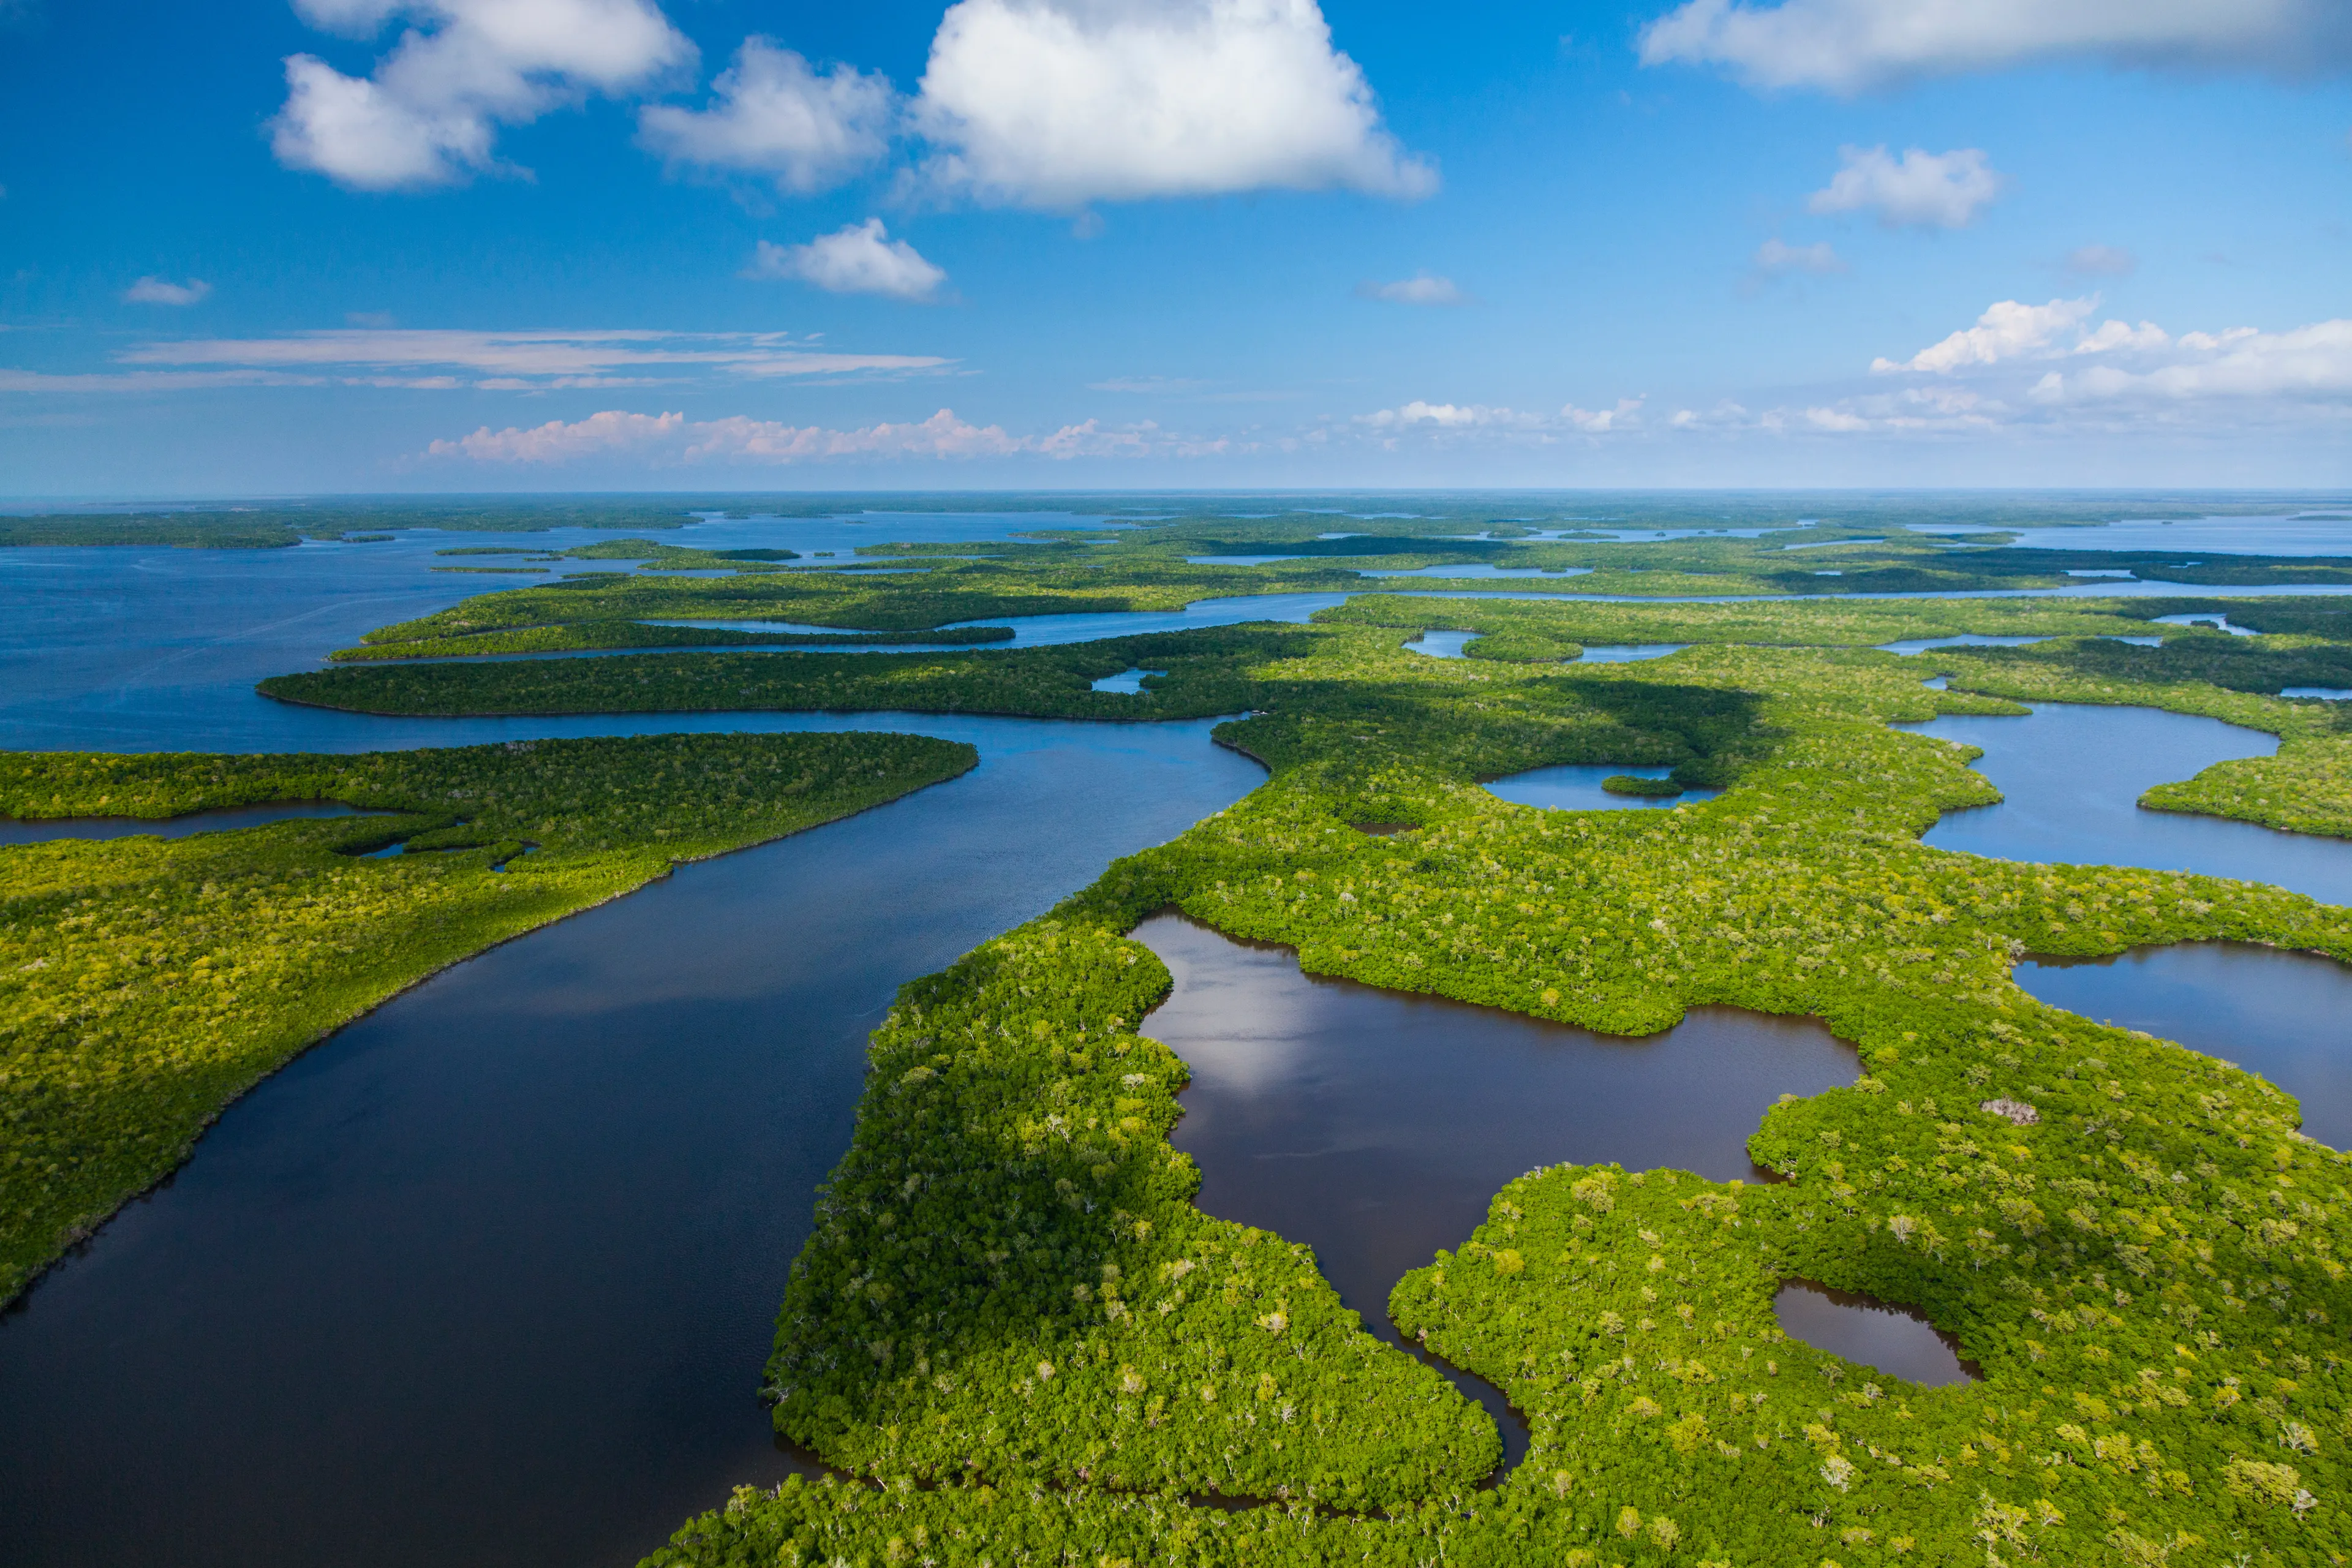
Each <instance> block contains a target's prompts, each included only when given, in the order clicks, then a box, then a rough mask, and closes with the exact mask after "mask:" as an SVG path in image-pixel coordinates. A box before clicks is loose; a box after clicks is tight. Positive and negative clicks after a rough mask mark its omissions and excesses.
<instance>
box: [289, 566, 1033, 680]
mask: <svg viewBox="0 0 2352 1568" xmlns="http://www.w3.org/2000/svg"><path fill="white" fill-rule="evenodd" d="M437 570H441V571H452V570H467V569H466V568H451V567H441V568H437ZM470 570H475V571H485V570H488V571H496V570H499V568H496V567H488V568H484V567H476V568H470ZM908 635H909V634H908V633H905V632H862V631H850V632H832V633H819V632H747V631H739V630H736V629H733V628H731V627H727V626H648V625H646V623H644V622H643V621H577V622H573V623H572V624H570V625H568V626H525V627H522V628H520V629H518V630H514V631H495V632H474V633H471V634H469V635H467V636H464V637H430V638H419V639H417V640H415V641H414V642H404V643H391V644H385V643H362V644H361V645H360V646H359V647H347V648H341V649H339V650H337V651H336V652H334V653H331V654H330V655H328V656H327V657H328V658H329V659H330V660H331V661H332V662H334V663H338V664H365V663H370V662H373V661H378V660H383V659H394V658H482V657H484V656H487V655H492V654H508V653H588V652H595V651H599V650H603V649H613V648H663V647H886V646H888V645H890V644H894V643H903V642H905V641H907V640H908ZM914 635H916V636H918V637H919V638H920V640H921V641H924V642H927V643H938V644H940V645H942V646H947V647H985V646H986V645H987V644H990V643H998V642H1011V641H1012V640H1013V628H1012V627H1010V626H959V627H955V628H952V629H950V630H947V631H936V632H922V633H919V634H914Z"/></svg>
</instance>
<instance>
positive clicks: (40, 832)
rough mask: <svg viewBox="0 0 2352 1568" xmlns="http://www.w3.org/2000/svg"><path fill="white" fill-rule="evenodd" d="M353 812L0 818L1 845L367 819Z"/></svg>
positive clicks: (286, 809)
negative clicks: (311, 819) (340, 818)
mask: <svg viewBox="0 0 2352 1568" xmlns="http://www.w3.org/2000/svg"><path fill="white" fill-rule="evenodd" d="M376 815H379V814H377V813H374V812H362V811H361V810H360V809H359V807H357V806H353V805H342V804H341V803H340V802H337V801H331V800H298V801H281V802H279V803H278V805H236V806H228V807H225V808H223V809H222V810H219V811H192V812H190V813H188V814H187V815H186V816H166V817H160V818H152V819H151V818H147V817H140V816H60V817H56V818H52V819H51V820H49V821H47V822H24V821H19V820H18V819H17V818H16V817H13V816H0V845H9V844H47V843H48V842H50V841H51V840H52V839H58V838H128V837H131V835H132V834H134V833H145V834H152V836H153V837H157V838H185V837H188V836H189V835H191V834H195V833H224V832H226V831H228V830H229V829H231V828H235V827H260V826H264V825H266V824H268V823H272V822H288V821H291V820H293V819H295V818H297V817H305V818H307V817H320V816H376Z"/></svg>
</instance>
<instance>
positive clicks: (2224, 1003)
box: [2014, 942, 2352, 1149]
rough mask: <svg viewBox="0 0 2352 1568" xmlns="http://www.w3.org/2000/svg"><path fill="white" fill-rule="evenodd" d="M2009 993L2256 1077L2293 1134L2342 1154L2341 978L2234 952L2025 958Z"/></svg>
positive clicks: (2348, 1043)
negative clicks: (2290, 1114) (2269, 1085)
mask: <svg viewBox="0 0 2352 1568" xmlns="http://www.w3.org/2000/svg"><path fill="white" fill-rule="evenodd" d="M2014 973H2015V978H2016V980H2017V983H2018V984H2020V985H2021V986H2023V987H2024V988H2025V989H2026V990H2028V991H2030V992H2032V994H2034V995H2035V996H2038V997H2040V998H2041V999H2042V1001H2044V1002H2047V1003H2049V1004H2050V1005H2052V1006H2053V1007H2063V1008H2065V1009H2066V1011H2068V1012H2070V1013H2079V1014H2081V1015H2082V1016H2084V1017H2086V1018H2095V1019H2097V1020H2099V1022H2101V1023H2103V1024H2113V1025H2115V1026H2116V1027H2118V1028H2124V1029H2141V1030H2145V1031H2147V1033H2148V1034H2151V1035H2156V1036H2159V1037H2162V1038H2165V1039H2168V1040H2177V1041H2179V1043H2180V1044H2181V1045H2184V1046H2187V1047H2189V1048H2190V1049H2191V1050H2198V1051H2203V1052H2204V1053H2205V1054H2206V1055H2208V1056H2213V1057H2220V1058H2221V1059H2222V1060H2224V1061H2231V1062H2235V1063H2237V1064H2238V1065H2239V1066H2240V1067H2242V1068H2245V1069H2246V1070H2247V1071H2248V1072H2252V1073H2259V1074H2260V1075H2262V1076H2263V1078H2266V1079H2269V1080H2270V1081H2271V1082H2273V1083H2274V1084H2276V1085H2278V1086H2279V1087H2280V1088H2281V1089H2285V1090H2286V1091H2287V1092H2288V1093H2290V1094H2292V1095H2294V1097H2295V1098H2296V1099H2297V1100H2301V1101H2302V1102H2303V1130H2304V1131H2305V1132H2306V1133H2308V1134H2310V1135H2311V1136H2312V1137H2314V1138H2316V1139H2318V1140H2319V1141H2320V1142H2322V1143H2325V1144H2327V1145H2328V1146H2329V1147H2331V1148H2336V1149H2346V1148H2352V969H2347V968H2346V967H2345V966H2344V965H2343V964H2340V963H2336V961H2335V960H2333V959H2329V958H2322V957H2320V956H2319V955H2318V954H2316V953H2310V952H2279V951H2278V950H2277V949H2275V948H2268V947H2256V946H2252V945H2249V944H2247V943H2244V942H2182V943H2179V945H2177V946H2173V947H2143V948H2134V949H2133V950H2132V951H2131V952H2125V953H2118V954H2116V956H2114V957H2112V958H2036V959H2028V960H2027V961H2026V962H2024V963H2020V964H2019V965H2018V966H2017V968H2016V970H2015V972H2014Z"/></svg>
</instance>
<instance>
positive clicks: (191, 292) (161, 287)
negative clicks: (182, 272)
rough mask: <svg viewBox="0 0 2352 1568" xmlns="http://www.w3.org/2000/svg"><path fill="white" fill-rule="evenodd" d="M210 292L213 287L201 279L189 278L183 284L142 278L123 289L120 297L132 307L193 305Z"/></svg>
mask: <svg viewBox="0 0 2352 1568" xmlns="http://www.w3.org/2000/svg"><path fill="white" fill-rule="evenodd" d="M212 291H213V286H212V285H211V284H209V283H207V282H205V280H204V279H201V278H191V279H188V280H187V281H186V282H185V283H174V282H172V281H171V280H170V279H164V278H142V279H139V281H138V282H136V283H133V284H132V285H131V287H130V288H128V289H124V290H123V291H122V297H123V298H124V299H125V300H129V301H131V303H132V304H134V305H193V304H195V303H196V302H197V301H199V300H203V299H204V298H205V296H206V295H207V294H210V293H211V292H212Z"/></svg>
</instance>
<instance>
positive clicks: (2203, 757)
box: [1896, 702, 2352, 904]
mask: <svg viewBox="0 0 2352 1568" xmlns="http://www.w3.org/2000/svg"><path fill="white" fill-rule="evenodd" d="M1896 727H1897V728H1899V729H1904V730H1910V731H1916V732H1917V733H1920V734H1926V735H1933V736H1936V737H1937V738H1939V739H1942V740H1947V741H1958V742H1962V743H1964V744H1967V745H1971V746H1980V747H1982V748H1983V749H1984V755H1983V756H1982V757H1981V758H1979V759H1978V761H1977V763H1976V764H1975V765H1976V767H1977V770H1978V771H1979V772H1980V773H1983V774H1984V775H1985V777H1986V778H1988V779H1990V780H1991V781H1992V783H1993V784H1994V785H1995V786H1996V787H1998V788H1999V789H2000V793H2001V796H2002V799H2001V803H2000V805H1979V806H1971V807H1969V808H1967V809H1964V810H1960V811H1949V812H1946V813H1945V814H1944V817H1943V820H1942V821H1940V822H1938V823H1937V824H1936V826H1933V827H1931V828H1929V829H1928V830H1927V835H1926V837H1925V839H1924V842H1926V843H1927V844H1929V845H1931V846H1933V847H1936V848H1938V849H1958V850H1965V851H1967V852H1968V853H1969V854H1972V855H1989V856H1991V857H1993V858H1996V859H2002V860H2038V861H2051V862H2055V863H2060V864H2069V865H2079V866H2087V865H2106V866H2145V867H2147V868H2151V869H2155V870H2159V871H2196V872H2200V873H2201V874H2203V875H2205V876H2209V877H2235V878H2239V879H2243V880H2247V881H2254V882H2273V883H2275V884H2277V885H2278V886H2280V887H2283V888H2291V889H2294V891H2296V892H2299V893H2308V894H2309V895H2311V896H2312V897H2313V898H2315V899H2319V900H2324V901H2326V902H2327V903H2331V904H2352V841H2347V840H2345V839H2341V838H2322V837H2315V836H2314V835H2311V834H2305V833H2281V832H2279V831H2277V830H2276V829H2274V828H2269V827H2261V826H2255V825H2254V824H2252V823H2249V822H2225V821H2223V820H2221V818H2219V817H2211V816H2189V815H2188V814H2185V813H2179V812H2168V811H2149V810H2147V809H2146V808H2144V807H2142V806H2141V805H2139V804H2138V801H2139V797H2140V795H2143V794H2144V793H2146V792H2147V790H2148V789H2149V788H2151V787H2152V786H2154V785H2156V784H2168V783H2171V782H2174V781H2177V780H2181V779H2189V778H2193V777H2195V776H2196V775H2197V774H2198V773H2201V772H2203V771H2204V770H2205V769H2206V768H2208V767H2210V766H2211V765H2212V764H2213V763H2219V762H2226V761H2230V760H2232V759H2235V758H2241V757H2267V756H2269V755H2271V754H2272V753H2273V752H2276V751H2277V750H2278V740H2277V738H2276V737H2275V736H2272V735H2266V734H2263V732H2262V731H2257V730H2248V729H2243V728H2241V727H2240V726H2238V725H2234V724H2224V723H2223V722H2221V721H2220V720H2218V719H2200V718H2197V717H2195V716H2193V715H2189V714H2185V713H2164V712H2159V711H2158V710H2155V709H2152V708H2101V707H2094V706H2090V705H2087V704H2081V703H2065V702H2046V703H2041V704H2036V705H2034V710H2033V713H2032V717H2030V718H1977V717H1960V716H1951V715H1947V716H1946V717H1943V718H1940V719H1934V720H1930V721H1927V722H1926V723H1920V724H1903V725H1898V726H1896Z"/></svg>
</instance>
